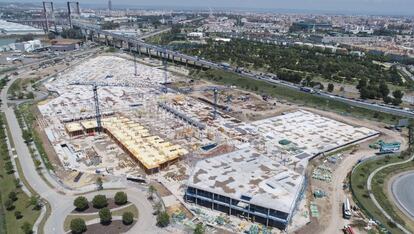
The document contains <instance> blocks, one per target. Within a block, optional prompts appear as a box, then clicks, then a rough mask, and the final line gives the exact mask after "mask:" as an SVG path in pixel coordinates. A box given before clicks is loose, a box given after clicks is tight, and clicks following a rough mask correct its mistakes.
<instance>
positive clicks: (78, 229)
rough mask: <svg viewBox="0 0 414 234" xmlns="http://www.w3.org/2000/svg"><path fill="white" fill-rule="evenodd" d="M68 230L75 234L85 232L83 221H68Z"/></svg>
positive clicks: (77, 219) (79, 219)
mask: <svg viewBox="0 0 414 234" xmlns="http://www.w3.org/2000/svg"><path fill="white" fill-rule="evenodd" d="M70 230H71V231H72V233H75V234H79V233H84V232H85V231H86V223H85V220H83V219H81V218H76V219H72V221H70Z"/></svg>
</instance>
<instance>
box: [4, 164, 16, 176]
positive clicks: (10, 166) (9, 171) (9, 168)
mask: <svg viewBox="0 0 414 234" xmlns="http://www.w3.org/2000/svg"><path fill="white" fill-rule="evenodd" d="M4 169H5V170H6V172H7V174H12V173H13V172H14V168H13V164H12V163H11V162H10V161H8V162H6V164H5V165H4Z"/></svg>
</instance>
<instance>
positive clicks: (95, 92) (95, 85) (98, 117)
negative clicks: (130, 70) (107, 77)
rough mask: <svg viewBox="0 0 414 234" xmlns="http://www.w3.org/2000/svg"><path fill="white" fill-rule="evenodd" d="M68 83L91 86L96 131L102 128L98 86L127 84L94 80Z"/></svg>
mask: <svg viewBox="0 0 414 234" xmlns="http://www.w3.org/2000/svg"><path fill="white" fill-rule="evenodd" d="M70 85H85V86H92V91H93V99H94V103H95V115H96V116H95V117H96V126H97V130H98V132H101V130H102V122H101V110H100V106H99V96H98V87H105V86H118V87H119V86H127V87H128V86H129V85H125V84H112V83H106V82H96V81H78V82H73V83H70Z"/></svg>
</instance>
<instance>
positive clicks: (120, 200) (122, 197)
mask: <svg viewBox="0 0 414 234" xmlns="http://www.w3.org/2000/svg"><path fill="white" fill-rule="evenodd" d="M114 199H115V204H117V205H124V204H126V203H127V202H128V196H127V194H126V193H124V192H117V193H116V194H115V197H114Z"/></svg>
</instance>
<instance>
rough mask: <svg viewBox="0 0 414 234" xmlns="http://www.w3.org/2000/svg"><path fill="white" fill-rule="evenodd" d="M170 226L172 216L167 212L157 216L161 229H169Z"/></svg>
mask: <svg viewBox="0 0 414 234" xmlns="http://www.w3.org/2000/svg"><path fill="white" fill-rule="evenodd" d="M169 224H170V216H169V215H168V213H167V212H165V211H163V212H160V213H159V214H158V215H157V225H158V226H159V227H167V226H168V225H169Z"/></svg>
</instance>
